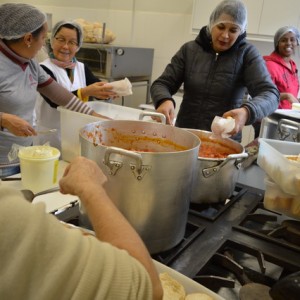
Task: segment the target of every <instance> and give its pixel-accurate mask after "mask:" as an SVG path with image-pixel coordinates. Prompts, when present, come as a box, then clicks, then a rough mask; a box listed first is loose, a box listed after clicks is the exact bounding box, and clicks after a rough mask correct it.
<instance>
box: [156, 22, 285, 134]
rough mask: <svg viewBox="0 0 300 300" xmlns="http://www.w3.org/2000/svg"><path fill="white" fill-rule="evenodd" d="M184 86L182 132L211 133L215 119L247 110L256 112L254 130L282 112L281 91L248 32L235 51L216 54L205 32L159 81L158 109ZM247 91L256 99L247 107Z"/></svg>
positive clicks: (179, 119)
mask: <svg viewBox="0 0 300 300" xmlns="http://www.w3.org/2000/svg"><path fill="white" fill-rule="evenodd" d="M182 84H183V87H184V95H183V101H182V104H181V107H180V110H179V112H178V116H177V119H176V126H178V127H184V128H195V129H201V130H209V131H210V130H211V128H210V127H211V123H212V120H213V118H214V116H216V115H218V116H222V115H223V113H224V112H226V111H228V110H231V109H233V108H238V107H241V106H247V108H248V109H249V111H250V114H251V115H250V117H249V119H248V122H247V124H246V125H249V124H252V123H253V122H255V121H257V120H260V119H262V118H263V117H265V116H267V115H269V114H271V113H272V112H274V110H276V109H277V107H278V102H279V92H278V90H277V88H276V86H275V85H274V83H273V82H272V80H271V78H270V75H269V72H268V70H267V68H266V66H265V63H264V60H263V58H262V56H261V55H260V54H259V52H258V50H257V49H256V48H255V47H254V46H253V45H252V44H250V43H248V42H247V41H246V33H244V34H242V35H241V36H239V38H238V39H237V41H236V42H235V44H234V45H233V46H232V47H231V48H230V49H229V50H227V51H224V52H221V53H216V52H215V51H214V50H213V48H212V46H211V39H210V36H209V34H208V33H207V30H206V27H203V28H202V29H201V31H200V33H199V35H198V36H197V38H196V39H195V40H194V41H190V42H187V43H185V44H184V45H183V46H182V47H181V48H180V49H179V51H178V52H177V53H176V54H175V55H174V56H173V58H172V60H171V63H170V64H168V65H167V67H166V69H165V70H164V72H163V74H162V75H161V76H160V77H159V78H158V79H157V80H155V81H154V82H153V84H152V86H151V97H152V100H153V102H154V105H155V107H156V108H157V107H158V106H159V105H160V104H161V103H162V102H163V101H165V100H166V99H170V98H172V95H174V94H175V93H176V92H177V91H178V89H179V88H180V86H181V85H182ZM246 90H248V93H249V94H250V96H251V97H252V99H251V101H249V102H247V103H244V104H243V97H244V95H245V92H246Z"/></svg>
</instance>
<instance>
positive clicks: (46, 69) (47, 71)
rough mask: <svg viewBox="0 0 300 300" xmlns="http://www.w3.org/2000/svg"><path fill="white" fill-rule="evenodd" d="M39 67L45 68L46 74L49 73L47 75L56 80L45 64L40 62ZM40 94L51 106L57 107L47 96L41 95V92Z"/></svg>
mask: <svg viewBox="0 0 300 300" xmlns="http://www.w3.org/2000/svg"><path fill="white" fill-rule="evenodd" d="M41 67H42V68H43V69H44V70H45V72H46V73H47V74H49V75H50V76H51V77H52V78H53V79H54V80H55V81H56V77H55V76H54V74H53V72H52V71H51V70H50V69H48V68H47V67H46V66H44V65H42V64H41ZM41 96H42V97H43V98H44V100H45V101H46V102H47V103H48V104H49V105H50V106H51V107H53V108H57V106H58V105H57V104H55V103H53V102H52V101H51V100H50V99H49V98H47V97H45V96H43V95H42V94H41Z"/></svg>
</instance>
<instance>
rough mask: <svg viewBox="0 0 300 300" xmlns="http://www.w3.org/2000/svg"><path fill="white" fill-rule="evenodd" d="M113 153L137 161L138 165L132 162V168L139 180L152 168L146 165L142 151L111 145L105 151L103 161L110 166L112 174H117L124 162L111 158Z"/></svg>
mask: <svg viewBox="0 0 300 300" xmlns="http://www.w3.org/2000/svg"><path fill="white" fill-rule="evenodd" d="M111 154H119V155H124V156H128V157H130V158H131V159H133V160H135V161H136V165H134V164H130V168H131V170H132V172H133V173H134V175H135V177H136V179H137V180H142V179H143V177H144V175H145V173H146V172H147V171H148V170H149V169H150V167H149V166H144V165H143V164H142V163H143V161H142V155H141V154H140V153H136V152H132V151H129V150H125V149H122V148H118V147H109V148H107V149H106V151H105V153H104V159H103V163H104V164H105V165H106V166H107V167H108V169H109V172H110V174H111V175H115V174H116V173H117V171H118V170H119V169H120V168H121V167H122V165H123V164H122V162H119V161H113V160H110V159H109V158H110V155H111Z"/></svg>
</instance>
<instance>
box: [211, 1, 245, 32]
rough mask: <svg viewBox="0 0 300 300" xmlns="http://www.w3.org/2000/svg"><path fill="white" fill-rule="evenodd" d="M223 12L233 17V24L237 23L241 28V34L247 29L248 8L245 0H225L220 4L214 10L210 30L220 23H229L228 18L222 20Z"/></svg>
mask: <svg viewBox="0 0 300 300" xmlns="http://www.w3.org/2000/svg"><path fill="white" fill-rule="evenodd" d="M223 14H226V15H229V16H230V17H231V18H232V22H230V23H232V24H234V25H237V26H239V27H240V29H241V34H242V33H244V32H245V31H246V26H247V9H246V6H245V5H244V3H243V2H241V1H239V0H225V1H222V2H220V3H219V4H218V6H217V7H216V8H215V9H214V10H213V12H212V13H211V15H210V18H209V24H208V30H209V32H211V29H212V28H213V27H214V26H216V25H218V24H220V23H229V22H228V20H226V21H225V20H222V16H223Z"/></svg>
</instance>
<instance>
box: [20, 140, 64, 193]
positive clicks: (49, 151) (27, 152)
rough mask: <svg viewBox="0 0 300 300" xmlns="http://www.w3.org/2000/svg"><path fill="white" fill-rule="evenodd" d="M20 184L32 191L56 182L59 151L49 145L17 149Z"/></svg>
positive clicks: (35, 191) (53, 184)
mask: <svg viewBox="0 0 300 300" xmlns="http://www.w3.org/2000/svg"><path fill="white" fill-rule="evenodd" d="M18 156H19V159H20V168H21V177H22V185H23V187H24V188H26V189H29V190H32V191H33V192H34V193H37V192H40V191H43V190H47V189H49V188H52V187H54V186H55V185H56V183H57V171H58V159H59V156H60V151H59V150H58V149H56V148H54V147H50V146H31V147H24V148H21V149H20V150H19V154H18Z"/></svg>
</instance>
